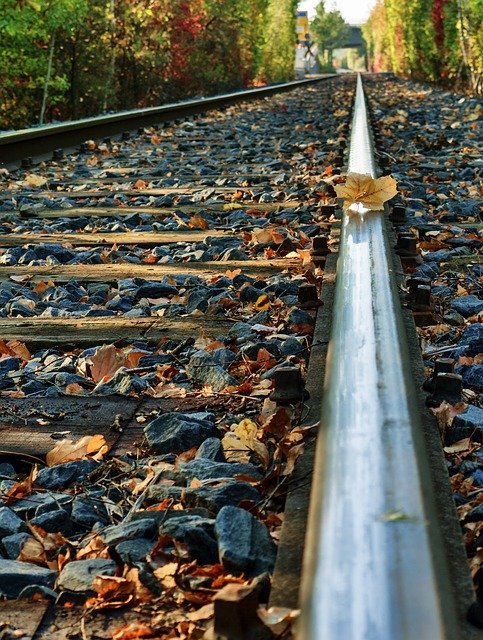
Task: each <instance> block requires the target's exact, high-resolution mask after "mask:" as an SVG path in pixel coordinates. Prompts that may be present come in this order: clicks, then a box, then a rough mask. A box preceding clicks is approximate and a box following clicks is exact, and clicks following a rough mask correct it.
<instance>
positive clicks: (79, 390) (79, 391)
mask: <svg viewBox="0 0 483 640" xmlns="http://www.w3.org/2000/svg"><path fill="white" fill-rule="evenodd" d="M85 391H86V390H85V389H84V387H81V385H80V384H79V383H78V382H71V383H70V384H68V385H67V386H66V387H65V393H66V394H67V395H69V396H81V395H84V393H85Z"/></svg>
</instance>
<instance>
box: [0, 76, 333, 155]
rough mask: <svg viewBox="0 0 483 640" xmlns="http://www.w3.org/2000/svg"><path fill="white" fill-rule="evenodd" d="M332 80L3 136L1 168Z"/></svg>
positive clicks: (312, 80) (0, 138)
mask: <svg viewBox="0 0 483 640" xmlns="http://www.w3.org/2000/svg"><path fill="white" fill-rule="evenodd" d="M330 77H334V76H333V75H324V76H319V77H315V78H306V79H304V80H294V81H292V82H284V83H279V84H273V85H268V86H265V87H256V88H254V89H247V90H244V91H235V92H232V93H224V94H220V95H217V96H210V97H208V98H198V99H194V100H184V101H181V102H176V103H172V104H166V105H162V106H160V107H148V108H146V109H132V110H129V111H121V112H117V113H112V114H107V115H102V116H96V117H93V118H85V119H82V120H74V121H71V122H64V123H61V124H53V125H44V126H41V127H32V128H30V129H21V130H18V131H11V132H6V133H0V164H1V163H5V164H7V163H8V164H11V163H15V162H17V161H19V160H21V159H22V158H25V157H28V156H36V155H42V154H46V153H48V152H52V151H54V150H55V149H57V148H66V147H69V146H73V145H75V144H79V143H80V142H84V141H85V140H88V139H89V138H98V137H100V136H111V135H116V134H120V133H121V132H123V131H124V130H134V129H136V128H138V127H146V126H152V125H154V124H157V123H161V122H168V121H170V120H173V119H176V118H181V117H186V116H190V115H195V114H198V113H202V112H204V111H208V110H209V109H217V108H221V107H226V106H228V105H230V104H234V103H236V102H240V101H241V100H254V99H257V98H264V97H266V96H271V95H273V94H274V93H281V92H284V91H290V90H292V89H296V88H298V87H303V86H306V85H310V84H313V83H316V82H320V81H323V80H327V79H328V78H330Z"/></svg>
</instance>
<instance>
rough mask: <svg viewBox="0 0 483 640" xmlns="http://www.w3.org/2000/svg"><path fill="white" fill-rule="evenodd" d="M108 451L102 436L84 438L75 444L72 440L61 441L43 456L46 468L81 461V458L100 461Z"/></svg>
mask: <svg viewBox="0 0 483 640" xmlns="http://www.w3.org/2000/svg"><path fill="white" fill-rule="evenodd" d="M108 451H109V445H108V444H107V442H106V439H105V438H104V436H103V435H100V434H96V435H93V436H84V437H83V438H81V439H80V440H78V441H77V442H72V440H67V439H65V440H61V441H60V442H59V443H58V444H57V445H56V446H55V447H54V448H53V449H51V451H49V452H48V453H47V455H46V456H45V461H46V463H47V466H48V467H53V466H54V465H56V464H61V463H63V462H70V461H71V460H81V459H82V458H86V457H89V458H93V459H97V460H98V459H100V458H102V456H103V455H104V454H105V453H107V452H108Z"/></svg>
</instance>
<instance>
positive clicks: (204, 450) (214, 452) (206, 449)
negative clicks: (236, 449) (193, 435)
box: [195, 438, 226, 462]
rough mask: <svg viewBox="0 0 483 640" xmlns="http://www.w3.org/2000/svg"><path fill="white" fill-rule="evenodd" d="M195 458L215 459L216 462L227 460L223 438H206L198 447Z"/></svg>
mask: <svg viewBox="0 0 483 640" xmlns="http://www.w3.org/2000/svg"><path fill="white" fill-rule="evenodd" d="M195 458H196V459H199V458H203V459H206V460H213V461H214V462H226V460H225V454H224V453H223V446H222V444H221V440H220V439H219V438H206V440H205V441H204V442H202V443H201V444H200V446H199V447H198V451H197V452H196V456H195Z"/></svg>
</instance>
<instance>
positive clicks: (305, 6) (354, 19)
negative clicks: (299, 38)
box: [298, 0, 376, 25]
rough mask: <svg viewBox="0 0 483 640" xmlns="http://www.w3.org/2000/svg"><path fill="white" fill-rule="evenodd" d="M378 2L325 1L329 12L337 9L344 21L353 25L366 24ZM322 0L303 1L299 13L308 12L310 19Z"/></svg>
mask: <svg viewBox="0 0 483 640" xmlns="http://www.w3.org/2000/svg"><path fill="white" fill-rule="evenodd" d="M375 1H376V0H325V7H326V9H327V10H328V11H331V10H332V9H337V10H338V11H340V12H341V14H342V17H343V18H344V20H345V21H346V22H347V23H349V24H352V25H360V24H364V22H366V21H367V18H368V17H369V14H370V12H371V9H372V7H373V6H374V4H375ZM319 2H320V0H302V2H300V3H299V6H298V10H299V11H307V12H308V14H309V18H312V17H313V15H314V14H315V7H316V6H317V5H318V4H319Z"/></svg>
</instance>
